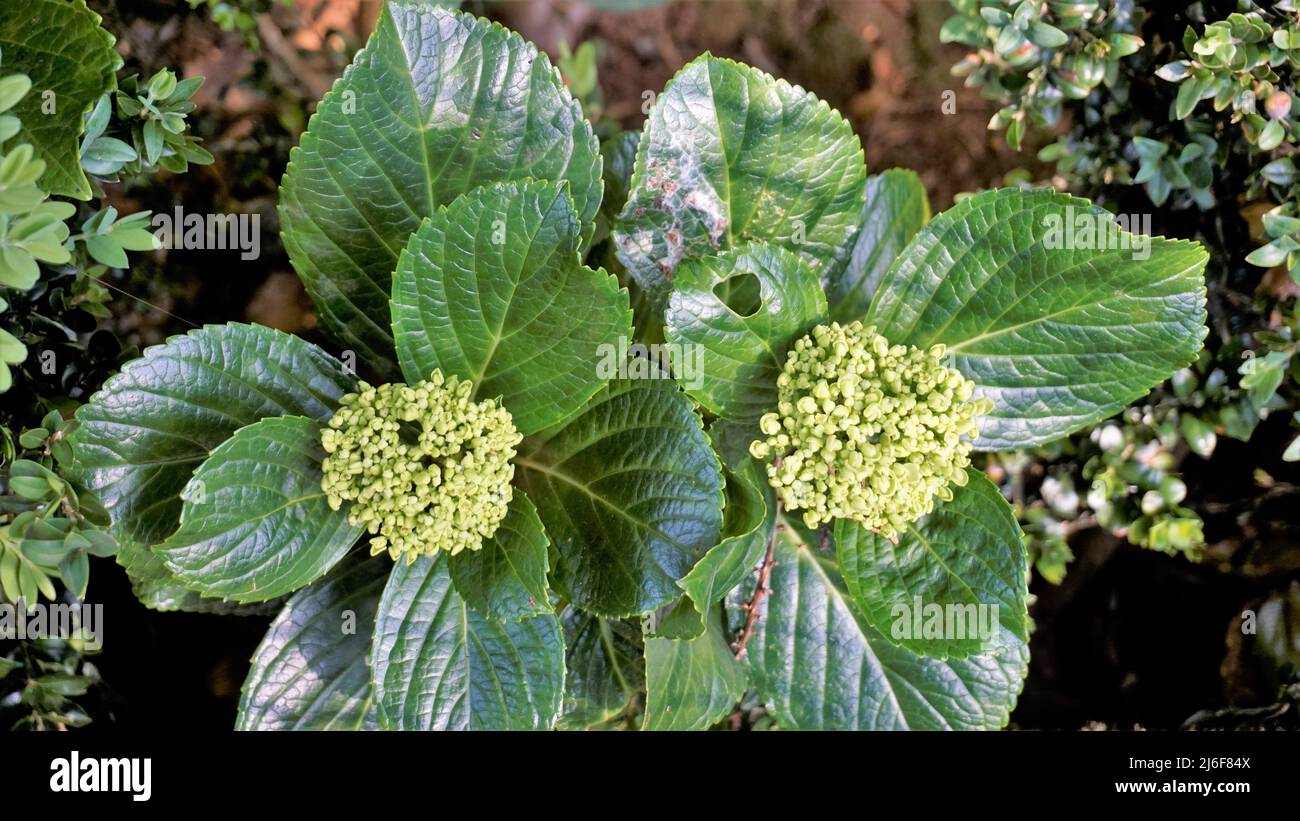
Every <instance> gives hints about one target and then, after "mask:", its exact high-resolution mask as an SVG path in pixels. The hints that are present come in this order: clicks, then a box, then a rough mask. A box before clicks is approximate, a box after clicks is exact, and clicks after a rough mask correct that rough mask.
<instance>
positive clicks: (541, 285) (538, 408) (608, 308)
mask: <svg viewBox="0 0 1300 821" xmlns="http://www.w3.org/2000/svg"><path fill="white" fill-rule="evenodd" d="M565 189H566V186H565V184H564V183H558V182H532V181H530V182H526V183H502V184H499V185H493V186H490V187H482V188H478V189H475V190H474V191H472V192H470V193H468V194H465V195H464V196H461V197H458V198H457V199H456V200H455V201H453V202H452V203H451V205H449V206H447V207H446V208H443V209H440V210H439V211H438V212H437V213H436V214H434V215H433V218H432V219H429V220H426V221H425V222H424V224H423V225H421V226H420V229H419V230H418V231H417V232H416V233H415V235H414V236H413V237H411V241H410V243H409V244H408V245H407V246H406V250H405V251H403V252H402V256H401V259H400V260H399V262H398V264H397V273H396V274H395V275H394V279H393V333H394V334H395V335H396V338H397V357H398V360H399V361H400V362H401V365H402V373H404V374H405V375H406V381H407V382H411V383H414V382H418V381H419V380H421V379H428V378H429V374H431V373H432V372H433V370H434V369H435V368H441V369H442V371H443V372H444V373H447V374H456V375H457V376H460V377H462V378H464V379H468V380H470V381H472V382H473V383H474V391H475V395H476V396H480V397H501V401H502V403H503V404H504V405H505V406H506V409H507V410H509V411H510V414H511V416H513V417H514V421H515V426H516V427H517V428H519V430H520V431H521V432H522V433H524V434H525V435H526V434H529V433H533V432H535V431H538V430H541V429H542V428H545V427H548V426H550V425H554V424H555V423H557V422H560V421H561V420H563V419H565V418H566V417H568V416H571V415H572V414H573V413H574V412H575V411H577V410H578V409H579V408H581V407H582V406H583V405H584V404H585V403H586V402H587V400H588V399H590V398H591V397H592V396H593V395H594V394H595V393H596V391H598V390H600V388H601V386H602V385H603V384H604V383H605V379H606V378H608V377H605V378H602V377H601V376H600V374H599V373H598V368H597V366H596V365H597V362H598V359H599V356H598V352H599V351H600V350H601V349H602V346H608V347H609V349H617V346H618V340H619V339H620V338H627V337H630V336H631V335H632V312H631V310H630V309H629V308H628V297H627V291H625V290H623V289H622V288H620V287H619V285H618V280H617V279H615V278H614V277H612V276H610V275H609V274H607V273H605V271H604V270H599V271H593V270H591V269H590V268H587V267H585V266H583V264H582V262H581V260H580V257H579V253H578V244H579V232H580V231H581V226H580V225H579V223H578V217H577V215H576V214H575V213H574V211H573V203H572V200H570V199H569V196H568V194H567V193H565Z"/></svg>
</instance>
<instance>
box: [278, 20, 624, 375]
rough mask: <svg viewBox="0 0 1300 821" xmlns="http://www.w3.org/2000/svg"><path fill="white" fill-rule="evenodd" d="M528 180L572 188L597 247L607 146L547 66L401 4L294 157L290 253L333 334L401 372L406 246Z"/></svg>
mask: <svg viewBox="0 0 1300 821" xmlns="http://www.w3.org/2000/svg"><path fill="white" fill-rule="evenodd" d="M528 177H532V178H535V179H550V180H567V181H568V182H569V184H570V193H571V194H572V196H573V200H574V202H575V203H576V206H577V212H578V218H579V220H580V222H581V224H582V226H583V231H584V234H583V236H584V237H589V236H590V232H591V226H592V224H593V220H594V219H595V215H596V211H597V209H598V208H599V207H600V192H601V175H600V155H599V146H598V144H597V142H596V137H595V135H594V134H593V133H592V130H591V125H590V124H589V123H587V121H586V120H584V119H583V118H582V111H581V109H580V108H579V106H578V103H577V101H575V100H574V99H573V97H572V95H570V94H569V92H568V90H567V89H565V87H564V83H563V81H562V80H561V79H560V75H559V72H558V71H556V70H555V69H554V68H552V66H551V63H550V61H549V60H548V59H547V57H546V55H545V54H539V53H538V51H537V49H536V48H535V47H533V46H532V45H530V44H528V43H525V42H524V41H523V40H521V39H520V38H519V36H518V35H516V34H513V33H511V32H508V31H506V30H505V29H504V28H502V27H501V26H500V25H498V24H496V23H491V22H488V21H487V20H480V19H477V18H475V17H472V16H470V15H467V14H461V13H459V12H451V11H446V10H444V9H438V8H434V7H433V6H430V5H428V4H424V3H417V2H399V0H390V2H388V3H385V4H384V10H383V12H382V13H381V14H380V17H379V21H378V23H377V24H376V27H375V32H374V34H373V35H371V38H370V41H369V43H367V44H366V47H365V48H364V49H362V50H361V51H360V52H358V53H357V56H356V58H355V59H354V60H353V61H352V65H351V66H349V67H348V69H347V71H346V72H345V73H344V75H343V78H342V79H341V80H339V81H338V82H337V83H335V85H334V88H333V90H332V91H330V93H329V94H327V95H325V98H324V99H322V100H321V102H320V105H319V106H318V107H317V109H316V114H315V115H314V116H313V117H312V119H311V123H310V124H309V125H308V128H307V133H305V134H304V135H303V137H302V142H301V144H300V145H299V146H298V148H296V149H294V151H293V152H292V154H291V155H290V162H289V168H288V170H287V171H286V172H285V176H284V182H283V184H282V186H281V189H280V214H281V223H282V224H283V226H284V244H285V248H286V249H287V250H288V252H289V257H290V259H291V260H292V262H293V265H294V268H296V269H297V271H298V274H299V275H300V276H301V277H302V279H303V282H304V283H305V284H306V286H307V290H308V292H309V293H310V294H311V296H312V299H313V300H314V301H315V303H316V307H317V310H318V311H319V312H320V315H321V320H322V322H323V323H324V325H325V327H326V329H327V330H329V331H330V332H331V333H332V334H333V335H334V336H335V338H336V339H337V340H338V341H339V342H340V344H342V345H343V346H344V347H346V348H349V349H352V350H355V352H356V354H357V356H358V357H360V358H361V360H362V361H364V362H365V363H366V364H367V365H368V366H369V367H370V368H371V369H373V370H375V371H377V372H380V373H385V374H388V375H394V374H395V372H396V369H395V368H394V367H393V365H392V355H393V340H392V336H391V334H390V332H389V323H388V317H389V311H388V299H389V291H390V277H391V275H392V273H393V271H394V269H396V267H397V259H398V254H399V253H400V252H401V250H402V249H403V248H404V247H405V246H406V242H407V238H408V237H410V235H411V234H412V233H414V232H415V230H416V228H418V227H419V225H420V221H421V220H422V219H424V218H425V217H428V216H432V215H433V214H434V213H435V212H436V211H437V210H438V208H439V207H440V206H443V205H446V204H448V203H450V202H451V201H452V200H454V199H456V197H458V196H460V195H461V194H464V193H465V192H467V191H470V190H472V189H474V188H476V187H478V186H480V185H486V184H488V183H493V182H501V181H508V180H522V179H525V178H528Z"/></svg>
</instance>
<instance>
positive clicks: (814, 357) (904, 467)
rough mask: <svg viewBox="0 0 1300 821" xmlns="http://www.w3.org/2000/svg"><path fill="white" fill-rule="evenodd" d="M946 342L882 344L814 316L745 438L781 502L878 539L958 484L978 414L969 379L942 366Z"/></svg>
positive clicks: (809, 518) (864, 332)
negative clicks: (847, 522) (771, 406)
mask: <svg viewBox="0 0 1300 821" xmlns="http://www.w3.org/2000/svg"><path fill="white" fill-rule="evenodd" d="M943 355H944V348H943V346H942V345H935V346H934V347H932V348H930V349H929V350H922V349H920V348H916V347H913V346H908V345H890V344H889V342H888V341H887V340H886V339H885V338H884V337H883V336H881V335H880V334H878V333H876V331H875V329H874V328H871V327H863V325H862V323H861V322H854V323H852V324H850V325H846V326H842V325H840V324H839V323H838V322H835V323H831V324H830V325H829V326H827V325H819V326H818V327H816V328H815V329H813V332H812V333H811V334H809V335H808V336H805V337H803V338H802V339H800V340H798V341H797V342H796V343H795V345H794V347H793V348H792V349H791V351H790V353H789V355H788V357H787V358H786V362H785V366H784V368H783V369H782V372H781V375H780V377H778V379H777V392H778V404H777V410H776V412H775V413H768V414H766V415H764V416H763V417H762V419H761V420H760V421H759V427H760V428H761V430H762V432H763V434H764V436H765V437H766V438H765V439H760V440H758V441H755V442H753V443H752V444H751V445H750V453H751V454H753V455H754V457H755V458H757V459H762V460H768V459H770V460H772V462H771V464H769V465H768V466H767V475H768V478H769V481H770V482H771V484H772V487H774V488H775V489H776V491H777V493H778V494H779V496H780V498H781V502H782V504H784V505H785V507H786V508H788V509H791V510H802V511H804V514H803V518H804V523H805V524H807V525H808V527H813V528H815V527H818V526H819V525H821V524H822V523H823V522H829V521H831V520H833V519H854V520H856V521H858V522H860V523H861V524H862V525H864V526H865V527H867V528H869V529H872V530H875V531H877V532H879V533H881V534H883V535H884V536H886V537H888V538H891V539H892V538H896V536H897V534H898V532H899V531H900V530H902V529H904V528H905V527H906V526H907V525H908V524H909V523H911V522H913V521H916V520H917V519H919V518H920V517H922V516H924V515H925V514H927V513H929V512H930V511H931V510H933V509H934V504H935V499H942V500H945V501H946V500H949V499H951V498H952V488H951V485H953V484H955V485H958V486H960V485H964V484H965V483H966V467H967V466H968V465H969V464H970V451H971V443H972V441H973V440H974V439H975V437H976V436H977V435H978V434H979V423H978V417H979V416H981V415H982V414H985V413H988V412H989V411H990V410H991V409H992V403H991V402H990V401H989V400H988V399H973V398H972V396H973V392H974V388H975V386H974V383H972V382H971V381H970V380H969V379H967V378H966V377H964V376H963V375H962V374H961V373H959V372H958V371H957V370H955V369H953V368H949V367H946V366H945V365H944V364H943V361H942V360H943Z"/></svg>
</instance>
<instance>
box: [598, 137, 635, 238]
mask: <svg viewBox="0 0 1300 821" xmlns="http://www.w3.org/2000/svg"><path fill="white" fill-rule="evenodd" d="M640 141H641V132H640V131H620V132H618V133H617V134H615V135H614V136H612V137H610V138H609V139H607V140H605V142H603V143H601V146H600V157H601V159H602V160H603V161H604V170H603V172H602V174H603V176H604V180H605V198H604V199H603V200H601V203H600V212H601V215H602V216H603V217H604V218H605V219H606V220H608V221H609V222H610V223H613V222H614V220H616V219H618V214H619V212H620V211H622V210H623V206H624V205H626V204H627V195H628V192H629V190H630V189H631V187H632V172H633V170H634V168H635V166H636V148H637V144H638V143H639V142H640Z"/></svg>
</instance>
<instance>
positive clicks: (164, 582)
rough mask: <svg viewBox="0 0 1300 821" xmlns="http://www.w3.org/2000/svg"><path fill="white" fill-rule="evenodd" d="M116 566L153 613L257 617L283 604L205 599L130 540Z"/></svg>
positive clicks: (121, 547)
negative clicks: (122, 571)
mask: <svg viewBox="0 0 1300 821" xmlns="http://www.w3.org/2000/svg"><path fill="white" fill-rule="evenodd" d="M117 563H118V564H119V565H121V566H122V569H123V570H125V571H126V575H127V578H129V579H130V580H131V592H132V593H134V594H135V597H136V598H137V599H139V600H140V603H141V604H143V605H144V606H145V607H148V608H149V609H151V610H159V611H163V612H167V611H171V610H183V611H188V612H192V613H217V614H220V615H257V614H265V613H274V612H275V611H276V609H277V608H278V607H279V605H280V604H281V603H280V602H278V601H277V602H261V603H258V604H235V603H233V602H227V601H222V600H221V599H212V598H205V597H204V596H203V595H202V594H200V593H199V592H198V591H197V590H191V589H189V588H188V587H186V586H185V585H184V584H182V583H181V580H180V579H178V578H176V575H175V574H174V573H172V572H171V570H169V569H167V565H166V564H164V563H163V560H162V559H160V558H158V556H157V554H155V553H154V552H153V551H152V550H150V549H149V548H147V547H145V546H143V545H141V544H138V543H136V542H133V541H130V540H120V541H119V542H118V549H117Z"/></svg>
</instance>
